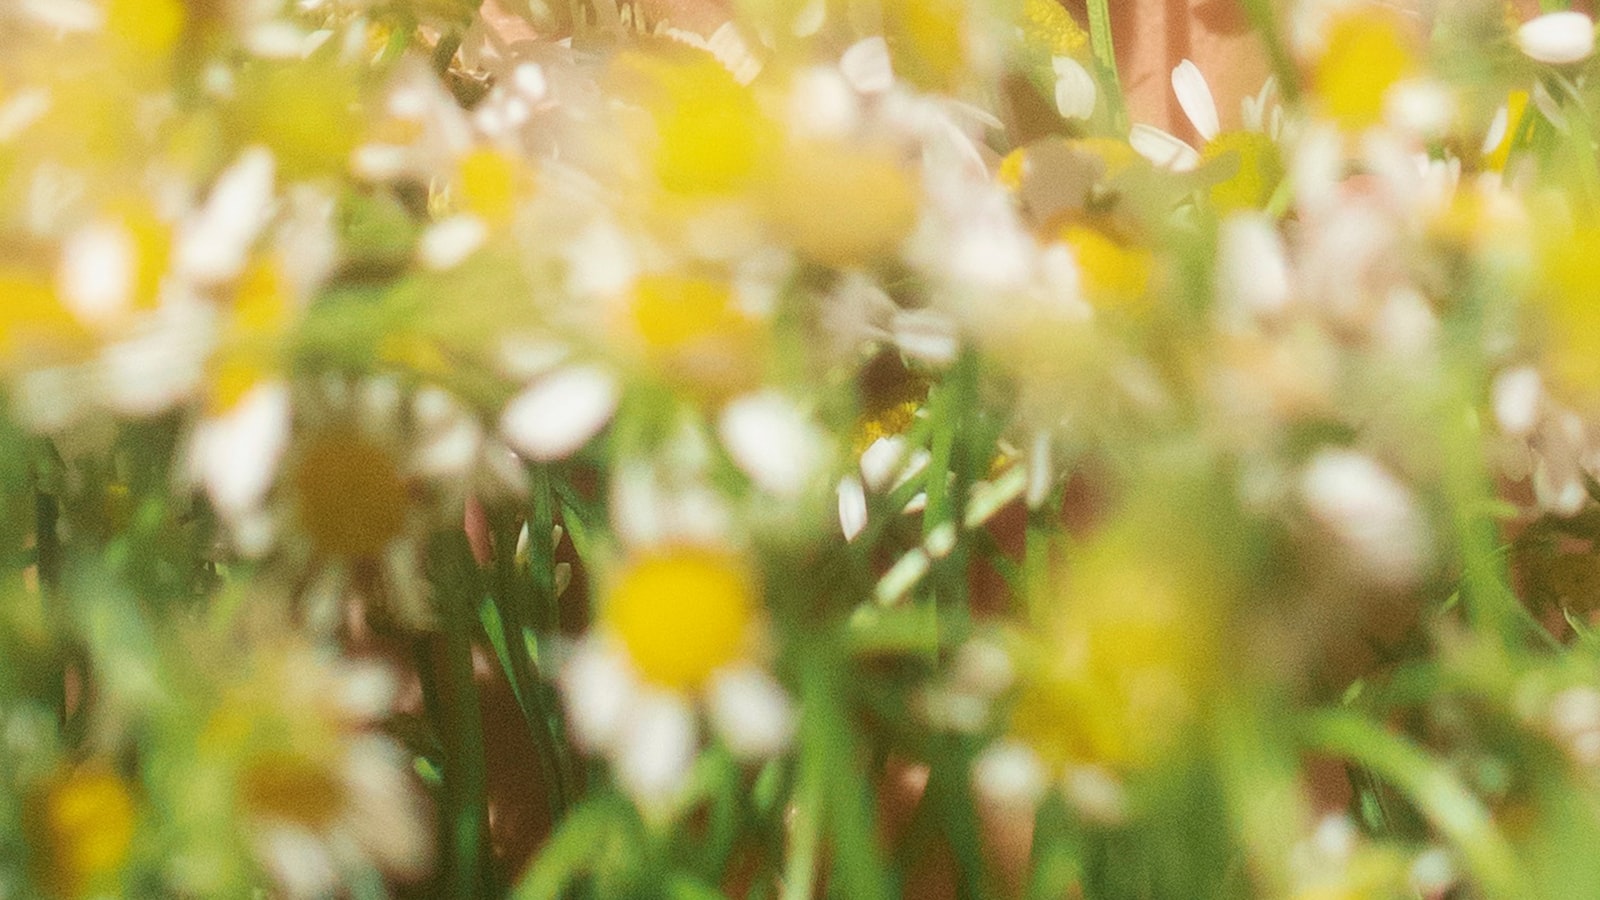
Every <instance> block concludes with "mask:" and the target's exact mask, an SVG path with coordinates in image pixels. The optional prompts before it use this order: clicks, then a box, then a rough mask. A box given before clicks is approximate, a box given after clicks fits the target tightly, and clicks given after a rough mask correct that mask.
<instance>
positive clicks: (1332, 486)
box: [1300, 449, 1427, 584]
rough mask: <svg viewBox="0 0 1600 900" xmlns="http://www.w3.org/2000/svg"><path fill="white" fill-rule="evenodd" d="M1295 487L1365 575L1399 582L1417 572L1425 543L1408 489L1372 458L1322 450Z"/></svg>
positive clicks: (1422, 560)
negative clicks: (1347, 549) (1356, 561)
mask: <svg viewBox="0 0 1600 900" xmlns="http://www.w3.org/2000/svg"><path fill="white" fill-rule="evenodd" d="M1300 491H1301V495H1302V496H1303V497H1304V498H1305V501H1306V505H1307V507H1308V508H1309V509H1310V510H1311V512H1312V514H1313V515H1315V516H1316V517H1317V518H1318V519H1319V520H1321V521H1322V523H1323V524H1324V525H1326V526H1327V527H1328V528H1329V529H1330V530H1331V531H1332V532H1333V533H1334V534H1335V535H1337V536H1338V537H1339V538H1340V539H1342V540H1343V541H1344V542H1345V544H1346V545H1347V546H1348V547H1349V548H1350V550H1351V551H1353V552H1354V553H1355V555H1356V557H1357V560H1358V561H1359V562H1360V563H1361V564H1362V566H1363V567H1364V568H1365V569H1366V571H1367V573H1368V574H1369V575H1371V576H1372V577H1374V578H1376V579H1378V580H1380V581H1383V582H1387V583H1393V584H1402V583H1405V582H1407V581H1409V580H1410V579H1412V578H1414V577H1415V576H1417V575H1418V574H1420V571H1419V570H1420V567H1421V565H1422V563H1423V562H1424V560H1425V555H1426V552H1427V547H1426V544H1425V537H1424V533H1423V526H1422V521H1421V517H1420V516H1419V514H1418V513H1417V510H1416V505H1415V504H1414V503H1413V502H1412V499H1411V492H1410V491H1408V490H1407V489H1406V487H1405V485H1403V484H1402V483H1401V482H1400V481H1399V480H1398V479H1396V478H1395V477H1394V476H1393V475H1390V474H1389V473H1388V472H1387V471H1386V470H1384V468H1383V467H1382V466H1380V465H1378V463H1377V462H1376V461H1374V460H1373V459H1372V458H1370V457H1368V456H1366V455H1364V454H1361V453H1359V452H1356V451H1353V450H1343V449H1339V450H1323V451H1321V452H1319V453H1318V454H1317V455H1316V456H1315V457H1313V458H1312V460H1311V462H1310V463H1308V464H1307V465H1306V468H1305V471H1304V473H1303V474H1302V476H1301V480H1300Z"/></svg>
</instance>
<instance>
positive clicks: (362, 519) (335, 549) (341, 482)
mask: <svg viewBox="0 0 1600 900" xmlns="http://www.w3.org/2000/svg"><path fill="white" fill-rule="evenodd" d="M293 484H294V496H295V500H296V502H297V505H298V509H299V514H300V523H301V525H302V526H303V527H304V528H305V532H306V534H307V535H308V536H309V537H310V538H311V540H312V543H313V544H315V545H316V547H317V549H318V550H320V551H321V552H323V553H327V554H330V555H332V556H339V557H345V558H370V557H373V556H377V555H378V554H379V553H381V552H382V551H383V549H384V548H385V547H386V546H388V544H389V542H390V541H391V540H393V539H394V538H395V537H397V536H398V535H399V534H400V532H401V530H402V529H403V528H404V526H405V519H406V509H407V507H408V505H409V498H408V495H407V490H406V483H405V479H404V478H403V477H402V476H401V474H400V469H399V467H398V466H397V465H396V464H395V460H394V458H393V457H392V456H391V455H390V454H389V452H388V451H386V450H385V449H383V448H382V447H380V446H378V445H377V444H375V443H373V442H372V441H370V440H368V439H366V438H363V437H360V436H359V435H355V434H350V433H343V432H330V433H327V434H323V435H321V436H319V437H317V438H315V439H313V440H312V441H311V442H310V444H309V445H307V446H306V448H305V450H304V451H303V452H302V453H301V455H300V459H299V462H298V464H297V466H296V468H295V471H294V482H293Z"/></svg>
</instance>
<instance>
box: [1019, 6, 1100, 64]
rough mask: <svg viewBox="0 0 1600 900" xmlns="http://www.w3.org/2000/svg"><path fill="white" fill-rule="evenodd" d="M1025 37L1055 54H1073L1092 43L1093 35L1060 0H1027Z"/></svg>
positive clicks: (1024, 21)
mask: <svg viewBox="0 0 1600 900" xmlns="http://www.w3.org/2000/svg"><path fill="white" fill-rule="evenodd" d="M1022 40H1023V44H1024V45H1025V46H1027V47H1030V48H1032V47H1038V48H1040V49H1042V50H1044V51H1045V52H1047V53H1049V54H1050V55H1051V56H1072V55H1073V54H1075V53H1078V52H1079V51H1081V50H1083V48H1084V47H1086V46H1088V44H1089V35H1088V34H1087V33H1085V32H1084V30H1083V26H1081V25H1079V24H1078V20H1076V19H1074V18H1072V14H1071V13H1069V12H1067V10H1066V7H1064V6H1062V5H1061V4H1060V3H1058V2H1057V0H1023V4H1022Z"/></svg>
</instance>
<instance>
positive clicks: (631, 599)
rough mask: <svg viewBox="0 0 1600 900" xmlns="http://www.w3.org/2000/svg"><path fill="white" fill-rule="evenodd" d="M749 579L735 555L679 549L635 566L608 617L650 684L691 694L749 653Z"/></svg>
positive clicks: (615, 591) (621, 581)
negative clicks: (747, 643)
mask: <svg viewBox="0 0 1600 900" xmlns="http://www.w3.org/2000/svg"><path fill="white" fill-rule="evenodd" d="M751 594H752V587H751V584H750V581H749V577H748V576H747V575H746V573H745V571H744V569H743V568H742V567H741V566H740V564H739V562H738V561H737V560H736V559H734V558H733V557H731V556H727V555H725V554H720V553H716V552H713V551H708V550H697V549H677V550H669V551H667V552H665V553H660V554H657V555H652V556H646V557H643V558H641V559H638V560H635V561H633V562H632V563H630V564H629V565H628V567H627V568H626V569H625V570H624V571H623V572H622V574H621V577H619V578H618V579H617V582H616V584H615V585H614V586H613V587H612V589H611V593H610V596H609V597H608V598H607V601H606V607H605V617H606V621H607V623H608V624H609V625H610V628H611V631H612V632H613V633H614V634H615V635H616V636H617V637H618V638H619V639H620V640H621V641H622V644H623V646H624V647H626V648H627V651H628V658H629V659H630V660H631V661H632V663H633V665H634V668H635V669H636V670H637V671H638V672H639V674H640V675H641V676H642V677H643V678H644V679H645V680H647V681H649V682H652V683H654V684H657V685H660V686H662V687H666V688H672V689H675V690H694V689H696V688H698V687H700V686H701V685H703V684H704V683H705V681H706V679H707V678H709V677H710V675H711V673H713V672H714V671H716V670H717V669H718V668H721V667H722V666H724V665H726V664H728V663H730V662H733V661H734V660H735V659H737V658H738V657H739V655H740V652H741V651H742V650H743V649H744V645H745V638H746V634H747V632H748V631H749V629H750V625H751V622H752V620H753V618H754V599H753V597H752V596H751Z"/></svg>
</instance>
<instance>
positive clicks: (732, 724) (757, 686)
mask: <svg viewBox="0 0 1600 900" xmlns="http://www.w3.org/2000/svg"><path fill="white" fill-rule="evenodd" d="M707 701H708V702H709V704H710V713H711V722H712V724H714V725H715V726H716V727H717V732H718V734H720V735H721V736H722V740H723V741H724V742H725V743H727V745H728V749H729V750H731V751H733V753H734V755H735V756H739V757H743V758H745V759H764V758H767V757H772V756H776V755H778V754H779V753H782V752H783V751H784V749H785V748H787V747H788V746H789V741H790V740H791V739H793V737H794V730H795V710H794V702H793V701H791V700H790V699H789V695H788V693H787V692H785V691H784V689H783V687H782V686H781V685H779V684H778V683H777V682H776V681H774V680H773V679H772V676H771V675H769V674H767V673H766V671H764V670H762V669H758V668H756V667H754V666H737V667H734V668H731V669H724V670H722V671H719V672H717V673H716V675H714V676H713V677H712V680H711V690H710V696H709V697H707Z"/></svg>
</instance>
